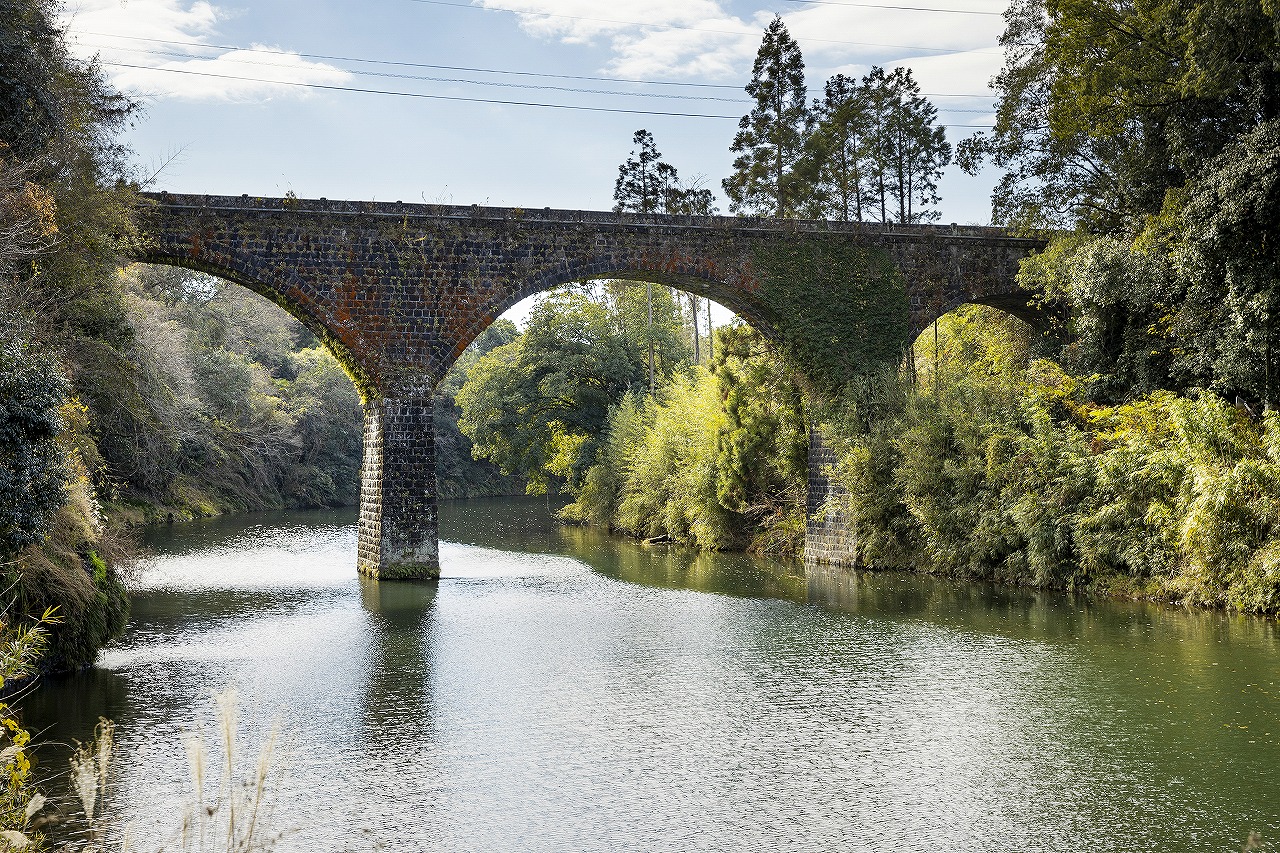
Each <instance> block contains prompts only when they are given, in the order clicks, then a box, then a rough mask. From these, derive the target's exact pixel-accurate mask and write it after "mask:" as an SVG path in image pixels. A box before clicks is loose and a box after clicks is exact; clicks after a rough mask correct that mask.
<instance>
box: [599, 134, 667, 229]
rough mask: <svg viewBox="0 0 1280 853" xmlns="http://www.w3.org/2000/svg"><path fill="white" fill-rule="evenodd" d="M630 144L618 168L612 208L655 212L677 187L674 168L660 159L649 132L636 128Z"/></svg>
mask: <svg viewBox="0 0 1280 853" xmlns="http://www.w3.org/2000/svg"><path fill="white" fill-rule="evenodd" d="M631 144H632V145H634V146H635V148H634V149H633V150H632V151H631V156H629V157H628V158H627V162H625V163H623V164H622V165H621V166H619V167H618V180H617V182H616V183H615V184H614V185H613V201H614V205H613V209H614V210H615V211H617V212H618V213H622V212H624V211H626V212H631V213H656V212H657V211H658V210H659V209H661V208H663V207H664V206H665V205H666V203H667V200H668V198H670V196H671V193H672V192H673V191H676V190H678V189H679V185H678V183H677V180H678V175H677V172H676V168H675V166H672V165H671V164H670V163H667V162H665V161H663V159H662V152H660V151H659V150H658V146H657V145H656V144H655V143H654V141H653V134H652V133H650V132H649V131H647V130H644V129H641V130H637V131H636V132H635V135H634V136H633V137H632V139H631Z"/></svg>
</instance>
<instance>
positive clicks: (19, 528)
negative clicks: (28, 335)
mask: <svg viewBox="0 0 1280 853" xmlns="http://www.w3.org/2000/svg"><path fill="white" fill-rule="evenodd" d="M66 395H67V382H66V380H65V379H64V378H63V377H62V374H61V372H60V370H59V367H58V364H57V362H55V361H54V360H53V359H52V358H50V357H49V355H48V354H46V353H40V352H37V351H35V350H34V349H33V348H32V347H31V346H30V345H29V344H27V343H26V342H24V341H21V340H14V339H9V338H7V337H6V336H4V335H3V332H0V556H3V555H6V554H11V553H13V552H16V551H20V550H22V549H23V548H25V547H26V546H28V545H31V544H34V543H38V542H41V541H43V540H44V537H45V536H46V535H47V534H48V532H49V527H50V524H51V523H52V520H53V514H54V513H55V512H56V511H57V510H58V508H59V507H60V506H62V504H63V503H64V502H65V500H66V495H65V494H64V491H63V484H64V482H65V480H66V477H67V469H66V466H65V464H64V458H63V457H64V454H63V449H62V448H61V447H60V446H59V445H58V443H57V440H56V439H57V437H58V433H59V432H61V430H62V421H61V417H60V415H59V410H60V408H61V406H62V404H63V403H64V402H65V400H66Z"/></svg>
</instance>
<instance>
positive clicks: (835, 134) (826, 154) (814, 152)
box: [805, 74, 871, 222]
mask: <svg viewBox="0 0 1280 853" xmlns="http://www.w3.org/2000/svg"><path fill="white" fill-rule="evenodd" d="M868 108H869V104H868V103H867V92H866V89H865V88H863V87H862V86H859V85H858V81H857V80H853V79H850V78H849V77H846V76H844V75H843V74H837V75H835V76H834V77H832V78H831V79H830V80H828V81H827V85H826V87H825V89H824V91H823V96H822V98H820V99H815V100H814V102H813V116H814V130H813V133H812V134H811V135H810V137H809V146H808V152H807V155H806V159H805V167H806V171H807V173H808V175H809V180H810V181H811V182H812V185H813V194H812V208H811V209H812V212H813V213H814V214H815V215H817V216H818V217H820V218H823V219H838V220H840V221H842V222H857V221H861V220H862V219H863V217H864V215H865V214H866V213H868V212H869V211H868V210H866V209H865V208H868V207H869V206H870V201H871V199H870V198H869V197H868V195H867V192H868V187H867V177H868V176H867V168H866V166H867V162H866V161H867V156H868V144H867V135H868V134H867V131H868V125H869V124H870V116H869V115H868Z"/></svg>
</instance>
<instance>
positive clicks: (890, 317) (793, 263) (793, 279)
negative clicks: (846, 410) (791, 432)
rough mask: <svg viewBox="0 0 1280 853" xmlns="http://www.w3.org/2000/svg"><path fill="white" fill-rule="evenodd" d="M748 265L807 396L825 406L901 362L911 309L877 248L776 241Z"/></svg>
mask: <svg viewBox="0 0 1280 853" xmlns="http://www.w3.org/2000/svg"><path fill="white" fill-rule="evenodd" d="M754 262H755V266H756V268H757V270H758V271H759V273H760V274H761V278H762V279H763V281H764V285H763V290H764V293H765V296H766V299H767V302H768V303H769V304H770V305H772V306H773V307H774V310H775V311H776V312H777V315H776V320H775V323H776V328H777V332H778V335H779V338H780V340H779V343H780V344H781V348H782V350H783V351H784V353H785V354H786V355H787V357H788V358H789V359H790V360H791V361H792V363H793V365H794V366H795V368H796V369H797V370H798V372H799V374H800V375H801V376H802V377H804V380H805V381H806V382H807V383H808V385H809V387H808V388H807V390H808V391H809V392H810V394H814V395H816V396H818V397H819V398H823V399H830V398H832V397H834V396H835V395H837V394H838V393H839V392H840V391H841V390H842V389H844V388H846V387H847V386H848V385H849V384H850V382H852V381H853V380H855V379H856V378H858V377H865V376H872V375H876V374H878V373H880V372H881V371H882V370H883V369H884V368H887V367H889V366H892V365H895V364H897V363H899V362H900V361H901V360H902V356H903V353H904V352H905V351H906V348H907V346H908V334H909V327H908V317H909V315H910V311H909V308H910V304H909V299H908V297H907V290H906V284H905V282H904V280H903V277H902V273H901V272H900V271H899V270H898V267H897V265H896V264H895V263H894V262H893V259H892V258H890V257H889V254H888V253H887V252H885V251H884V250H883V249H878V248H873V247H866V246H857V245H852V244H850V243H848V242H846V241H842V240H839V239H838V238H830V239H810V240H803V241H800V240H797V241H790V242H777V243H772V244H770V245H768V246H761V247H758V248H756V249H755V251H754Z"/></svg>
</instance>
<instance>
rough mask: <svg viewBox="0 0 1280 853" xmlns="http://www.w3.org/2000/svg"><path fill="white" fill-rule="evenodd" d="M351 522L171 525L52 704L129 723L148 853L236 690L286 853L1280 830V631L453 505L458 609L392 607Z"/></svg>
mask: <svg viewBox="0 0 1280 853" xmlns="http://www.w3.org/2000/svg"><path fill="white" fill-rule="evenodd" d="M353 525H354V517H353V515H352V514H351V513H283V514H272V515H257V516H246V517H241V518H238V519H237V518H230V519H222V520H217V521H212V522H201V523H194V524H190V525H180V526H175V527H172V528H167V529H159V530H156V531H154V533H153V535H152V537H151V541H150V543H149V544H150V546H151V547H152V548H153V549H154V550H155V552H156V553H157V557H156V558H155V560H154V561H153V563H152V565H151V566H150V568H149V569H148V571H147V572H146V573H145V575H144V577H143V582H142V589H141V590H140V591H139V593H138V595H137V597H136V599H135V603H134V613H133V622H132V624H131V627H130V629H129V633H128V635H127V636H126V637H125V639H124V641H123V642H122V643H121V644H120V645H119V646H118V647H117V648H114V649H111V650H109V651H108V652H107V653H105V654H104V655H103V658H102V661H101V666H100V667H99V668H98V669H97V670H94V671H92V672H87V673H83V674H80V675H77V676H75V677H71V678H66V679H61V680H58V681H56V682H49V683H47V684H45V685H44V686H43V687H42V688H41V690H40V691H39V692H38V693H37V694H36V695H34V696H33V697H32V698H31V699H30V700H29V701H28V703H27V707H26V713H27V717H28V720H29V721H30V722H31V723H32V725H33V726H35V727H36V728H38V729H41V730H43V731H44V735H43V738H44V739H45V741H46V742H47V743H49V742H56V741H67V740H68V739H70V738H84V737H86V736H87V735H88V733H89V732H90V731H91V729H92V726H93V723H94V722H95V721H96V720H97V717H98V716H99V715H100V714H102V715H106V716H109V717H111V718H113V719H115V720H116V721H117V722H118V723H119V726H120V727H119V732H120V738H121V754H122V758H121V761H120V762H119V764H118V767H119V776H118V782H117V785H116V792H115V794H114V798H115V804H116V806H117V808H118V809H119V810H120V811H121V812H123V813H125V814H127V815H129V817H130V819H131V820H132V821H133V823H134V835H135V838H138V837H141V838H144V839H147V840H148V841H151V842H153V843H151V844H150V845H149V846H151V847H155V846H158V845H159V844H163V843H166V842H171V841H172V838H173V836H172V834H171V833H172V831H173V829H174V828H175V827H176V823H175V818H174V815H175V814H176V812H177V808H176V805H175V804H176V803H178V802H180V801H181V798H182V797H183V795H184V791H185V790H186V785H187V783H186V778H187V774H186V768H185V762H184V758H183V747H182V743H181V740H182V737H183V736H184V734H185V733H186V732H188V731H190V730H192V729H193V728H201V727H202V728H204V729H205V730H208V729H210V728H211V726H212V721H213V709H212V705H211V703H210V702H209V698H208V697H209V694H210V692H211V691H213V690H215V689H219V688H221V687H223V686H224V685H228V684H231V685H235V686H237V687H238V688H239V691H240V695H241V697H242V699H241V702H242V708H243V713H242V717H243V719H244V722H245V727H244V735H243V738H244V742H245V743H248V744H254V743H256V742H257V741H258V740H259V739H260V738H261V737H262V736H264V735H265V733H266V732H267V731H268V730H269V728H270V726H271V722H272V720H273V718H275V717H277V716H278V717H279V718H280V719H281V720H282V724H283V727H284V729H285V731H286V735H287V743H288V747H289V748H288V754H289V761H288V767H287V771H286V774H285V777H284V784H283V787H282V789H281V791H280V795H279V806H278V809H277V812H276V815H275V824H276V825H277V827H278V828H281V829H286V830H289V834H288V835H287V836H286V838H285V839H284V840H283V842H282V844H281V849H287V850H322V849H323V850H328V849H352V850H363V849H371V848H374V847H376V846H378V845H383V846H386V847H391V848H394V849H400V848H422V847H426V848H430V849H434V850H689V849H706V850H718V849H732V850H751V849H757V850H777V849H796V850H883V849H894V850H919V851H926V850H929V851H932V850H972V851H1004V850H1008V851H1022V850H1028V849H1035V850H1061V851H1093V850H1132V849H1153V850H1162V851H1193V850H1194V851H1203V850H1222V851H1226V850H1238V849H1239V847H1240V844H1241V842H1242V841H1243V838H1244V836H1245V834H1246V833H1247V831H1248V830H1249V829H1258V830H1260V831H1262V833H1263V835H1264V837H1268V836H1270V837H1272V838H1274V837H1275V836H1276V835H1277V834H1278V833H1280V791H1278V787H1277V786H1276V785H1275V784H1274V781H1273V780H1272V778H1271V776H1272V774H1273V773H1274V768H1275V767H1276V763H1277V759H1280V705H1278V703H1277V690H1280V684H1278V683H1277V682H1278V681H1280V666H1277V663H1278V661H1280V658H1278V653H1280V636H1277V630H1276V623H1275V622H1272V621H1266V620H1259V619H1251V618H1245V617H1236V616H1229V615H1225V614H1220V613H1205V612H1193V611H1183V610H1178V609H1173V608H1164V607H1156V606H1147V605H1138V604H1128V603H1109V602H1102V603H1099V602H1088V601H1085V600H1080V599H1073V598H1071V597H1068V596H1064V595H1057V594H1047V593H1038V592H1033V591H1026V590H1018V589H1010V588H1003V587H996V586H992V585H984V584H954V583H947V582H942V581H937V580H933V579H930V578H925V577H916V576H909V575H891V574H884V575H869V574H852V573H848V572H843V571H836V570H815V569H810V570H809V571H808V572H807V573H806V572H805V571H803V570H802V569H801V568H799V567H797V566H794V565H784V564H778V563H772V562H768V561H761V560H755V559H752V558H749V557H746V556H743V555H708V554H696V553H692V552H685V551H681V550H677V549H665V548H643V547H640V546H637V545H635V544H633V543H629V542H624V541H620V540H617V539H614V538H611V537H608V536H605V535H602V534H600V533H599V532H598V531H592V530H586V529H581V528H562V527H559V526H558V525H556V524H555V523H554V521H553V520H552V519H551V517H550V512H549V508H548V507H547V506H546V504H545V502H543V501H537V500H502V501H471V502H458V503H454V504H450V505H446V506H445V507H444V508H443V511H442V513H441V525H442V534H443V536H444V538H445V539H446V540H447V541H446V542H445V543H444V544H443V545H442V564H443V569H444V578H443V579H442V580H441V582H440V584H439V585H438V586H433V585H417V584H396V583H385V582H384V583H374V582H369V581H362V580H358V579H357V578H356V577H355V575H354V570H353V568H352V567H353V566H354V562H355V559H354V550H355V540H354V526H353ZM42 757H43V758H44V759H45V761H44V772H46V773H50V772H54V771H57V770H58V768H60V767H62V766H65V763H64V762H65V751H63V752H61V753H60V752H58V750H57V749H56V748H55V747H48V748H45V749H44V751H43V752H42ZM52 784H58V782H57V780H55V781H54V782H53V783H52Z"/></svg>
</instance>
